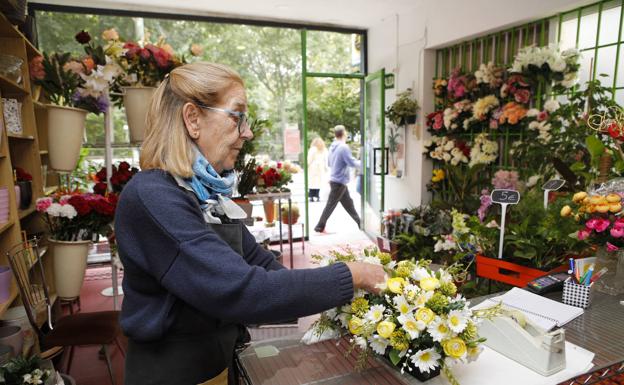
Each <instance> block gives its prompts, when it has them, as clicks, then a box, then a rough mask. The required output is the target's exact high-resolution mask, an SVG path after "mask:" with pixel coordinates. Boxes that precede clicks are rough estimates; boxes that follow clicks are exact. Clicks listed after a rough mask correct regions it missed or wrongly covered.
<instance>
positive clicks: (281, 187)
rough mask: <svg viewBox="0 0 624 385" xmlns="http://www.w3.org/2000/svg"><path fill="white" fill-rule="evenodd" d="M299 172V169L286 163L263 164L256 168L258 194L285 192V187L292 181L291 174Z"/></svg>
mask: <svg viewBox="0 0 624 385" xmlns="http://www.w3.org/2000/svg"><path fill="white" fill-rule="evenodd" d="M298 172H299V167H297V166H296V165H294V164H292V163H290V162H288V161H286V162H277V163H275V164H273V163H272V162H265V163H264V164H263V165H261V166H258V167H257V168H256V175H257V177H258V183H257V190H258V192H259V193H265V192H279V191H286V189H285V186H286V185H287V184H288V183H290V181H292V174H296V173H298Z"/></svg>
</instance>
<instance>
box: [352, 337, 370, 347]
mask: <svg viewBox="0 0 624 385" xmlns="http://www.w3.org/2000/svg"><path fill="white" fill-rule="evenodd" d="M355 344H356V345H357V346H359V347H360V349H362V350H366V347H367V346H368V345H367V344H366V338H364V337H359V336H358V337H355Z"/></svg>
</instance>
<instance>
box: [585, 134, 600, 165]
mask: <svg viewBox="0 0 624 385" xmlns="http://www.w3.org/2000/svg"><path fill="white" fill-rule="evenodd" d="M585 144H587V149H588V150H589V153H590V154H591V156H592V158H595V159H597V158H600V155H602V153H603V152H604V148H605V147H604V144H602V141H601V140H600V139H598V138H597V137H596V135H589V136H588V137H587V138H585Z"/></svg>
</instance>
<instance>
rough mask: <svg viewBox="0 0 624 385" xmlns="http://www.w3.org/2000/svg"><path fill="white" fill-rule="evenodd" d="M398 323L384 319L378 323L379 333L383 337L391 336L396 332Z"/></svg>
mask: <svg viewBox="0 0 624 385" xmlns="http://www.w3.org/2000/svg"><path fill="white" fill-rule="evenodd" d="M395 327H396V325H395V324H394V322H390V321H382V322H380V323H379V324H378V325H377V334H379V335H380V336H381V337H383V338H390V337H391V336H392V333H393V332H394V329H395Z"/></svg>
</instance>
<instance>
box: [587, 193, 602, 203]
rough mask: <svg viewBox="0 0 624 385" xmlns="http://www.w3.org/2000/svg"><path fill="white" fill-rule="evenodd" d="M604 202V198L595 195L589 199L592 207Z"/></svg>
mask: <svg viewBox="0 0 624 385" xmlns="http://www.w3.org/2000/svg"><path fill="white" fill-rule="evenodd" d="M603 200H604V197H603V196H601V195H593V196H592V197H591V198H589V203H591V204H592V205H599V204H601V203H602V201H603Z"/></svg>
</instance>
